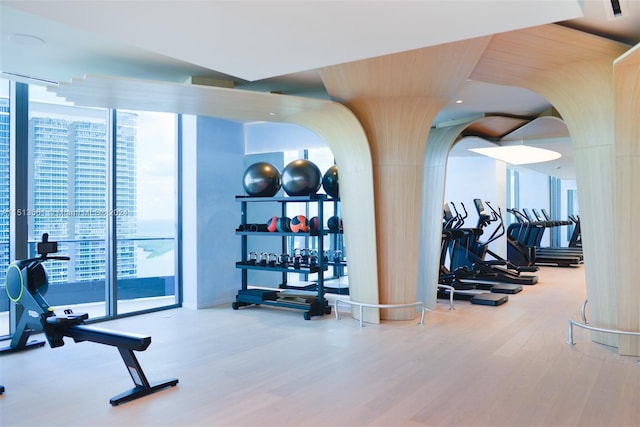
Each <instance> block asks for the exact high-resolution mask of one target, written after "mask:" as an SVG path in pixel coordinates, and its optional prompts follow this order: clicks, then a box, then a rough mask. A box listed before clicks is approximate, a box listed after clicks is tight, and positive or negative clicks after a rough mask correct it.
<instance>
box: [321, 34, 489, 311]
mask: <svg viewBox="0 0 640 427" xmlns="http://www.w3.org/2000/svg"><path fill="white" fill-rule="evenodd" d="M488 41H489V38H478V39H472V40H466V41H463V42H456V43H450V44H447V45H441V46H435V47H430V48H425V49H419V50H414V51H409V52H403V53H399V54H394V55H388V56H383V57H379V58H373V59H368V60H362V61H356V62H351V63H347V64H342V65H336V66H332V67H327V68H324V69H322V70H321V71H320V75H321V77H322V80H323V82H324V84H325V86H326V88H327V91H328V92H329V94H330V95H331V97H332V98H333V99H334V100H337V101H339V102H342V103H344V104H345V105H346V106H347V107H349V109H351V110H352V111H353V112H354V114H355V115H356V117H358V119H359V120H360V122H361V123H362V127H363V129H364V130H365V133H366V135H367V139H368V141H369V146H370V147H371V157H372V167H373V190H374V198H375V216H376V230H375V232H376V236H377V261H378V289H379V294H380V303H381V304H401V303H410V302H415V301H416V287H417V280H418V260H419V257H418V252H419V251H418V248H419V239H420V224H421V211H422V187H423V178H424V166H423V162H424V153H425V147H426V143H427V137H428V135H429V130H430V128H431V124H432V122H433V120H434V118H435V116H436V115H437V113H438V111H439V110H440V109H441V108H442V107H443V106H444V105H445V104H446V103H447V102H448V101H449V100H450V99H452V98H453V97H455V95H456V94H457V92H458V88H459V86H460V84H461V83H462V82H463V81H464V80H465V79H466V78H467V77H468V75H469V73H470V72H471V70H472V69H473V67H474V66H475V64H476V62H477V61H478V59H479V58H480V55H481V54H482V51H483V49H484V47H485V46H486V44H487V42H488ZM346 226H347V224H345V227H346ZM348 250H349V253H350V254H351V253H353V251H354V250H358V245H357V244H355V245H354V242H351V243H349V248H348ZM434 256H435V254H434ZM414 316H415V310H413V309H407V310H383V311H382V313H381V318H383V319H393V320H404V319H412V318H413V317H414Z"/></svg>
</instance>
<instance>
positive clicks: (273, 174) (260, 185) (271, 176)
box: [242, 162, 281, 197]
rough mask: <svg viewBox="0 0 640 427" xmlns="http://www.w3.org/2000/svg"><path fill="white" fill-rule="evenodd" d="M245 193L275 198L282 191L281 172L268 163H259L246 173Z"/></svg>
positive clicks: (243, 181)
mask: <svg viewBox="0 0 640 427" xmlns="http://www.w3.org/2000/svg"><path fill="white" fill-rule="evenodd" d="M242 185H243V186H244V191H246V192H247V194H248V195H250V196H256V197H273V196H275V195H276V193H277V192H278V190H280V185H281V184H280V171H279V170H278V168H276V167H275V166H273V165H272V164H271V163H268V162H257V163H254V164H252V165H251V166H249V167H248V168H247V170H245V171H244V177H243V180H242Z"/></svg>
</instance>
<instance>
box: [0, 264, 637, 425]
mask: <svg viewBox="0 0 640 427" xmlns="http://www.w3.org/2000/svg"><path fill="white" fill-rule="evenodd" d="M539 276H540V283H539V284H537V285H535V286H530V287H526V288H525V290H524V291H523V292H522V293H520V294H517V295H513V296H510V299H509V302H508V303H507V304H505V305H503V306H500V307H485V306H476V305H470V304H469V303H466V302H463V301H458V302H457V303H456V310H455V311H449V310H447V304H446V303H445V302H444V301H442V302H441V303H440V304H438V309H437V310H436V311H435V312H432V313H427V315H426V319H425V325H423V326H420V325H418V324H417V319H416V321H401V322H400V321H398V322H385V323H383V324H380V325H373V324H365V327H364V328H360V327H359V323H358V322H357V321H356V320H353V319H351V318H350V317H349V316H348V314H347V313H341V318H340V320H335V318H334V317H333V315H331V316H325V317H323V318H317V317H314V318H313V319H312V320H310V321H305V320H303V318H302V314H301V312H298V311H284V310H281V309H274V308H269V307H250V308H244V309H240V310H238V311H233V310H231V308H230V307H228V306H225V307H216V308H212V309H206V310H198V311H195V310H189V309H174V310H170V311H164V312H159V313H153V314H148V315H143V316H137V317H134V318H127V319H120V320H116V321H112V322H106V323H102V324H100V325H99V326H100V327H105V328H110V329H114V330H122V331H129V332H138V333H144V334H150V335H151V336H152V337H153V342H152V344H151V346H150V347H149V348H148V349H147V351H144V352H140V353H137V355H138V358H139V360H140V362H141V364H142V366H143V368H144V369H145V372H146V374H147V376H148V377H149V379H150V380H161V379H166V378H172V377H177V378H178V379H179V380H180V383H179V384H178V386H177V387H174V388H171V389H167V390H165V391H161V392H159V393H157V394H154V395H151V396H148V397H145V398H142V399H139V400H136V401H133V402H130V403H126V404H124V405H121V406H117V407H112V406H110V405H109V398H110V397H112V396H114V395H116V394H118V393H119V392H121V391H124V390H126V389H128V388H130V387H131V386H132V383H131V380H130V378H129V375H128V374H127V372H126V370H125V368H124V365H123V363H122V361H121V359H120V356H119V354H118V352H117V350H116V349H115V348H113V347H107V346H102V345H98V344H94V343H78V344H76V343H73V342H72V341H68V342H67V344H66V345H65V346H64V347H61V348H56V349H51V348H49V347H47V346H45V347H44V348H41V349H36V350H32V351H27V352H23V353H18V354H12V355H4V356H1V358H0V363H1V374H0V384H4V385H5V386H6V388H7V390H6V392H5V394H4V395H3V396H2V397H0V425H2V426H3V427H8V426H63V425H64V426H75V425H78V426H80V425H81V426H157V425H172V426H257V425H260V426H638V425H640V364H639V363H638V359H637V358H633V357H623V356H618V355H617V353H616V352H615V351H614V350H612V349H611V348H607V347H604V346H602V345H599V344H594V343H592V342H591V341H590V340H589V335H588V332H587V331H584V330H582V329H576V331H575V341H576V345H575V346H570V345H568V344H567V322H568V319H569V318H570V317H572V318H574V319H576V320H577V319H579V311H580V305H581V303H582V301H584V298H585V291H584V269H583V268H582V267H579V268H576V269H559V268H544V269H542V270H541V271H540V272H539Z"/></svg>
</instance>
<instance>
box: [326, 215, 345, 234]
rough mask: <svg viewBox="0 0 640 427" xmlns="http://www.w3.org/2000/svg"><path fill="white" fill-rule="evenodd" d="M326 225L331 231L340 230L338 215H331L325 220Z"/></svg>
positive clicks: (340, 221)
mask: <svg viewBox="0 0 640 427" xmlns="http://www.w3.org/2000/svg"><path fill="white" fill-rule="evenodd" d="M327 227H329V230H331V231H340V230H342V220H341V219H340V217H338V216H332V217H331V218H329V219H328V220H327Z"/></svg>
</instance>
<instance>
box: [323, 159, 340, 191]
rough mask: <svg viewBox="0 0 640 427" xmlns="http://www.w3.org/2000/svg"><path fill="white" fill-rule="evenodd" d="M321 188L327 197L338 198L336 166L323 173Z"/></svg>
mask: <svg viewBox="0 0 640 427" xmlns="http://www.w3.org/2000/svg"><path fill="white" fill-rule="evenodd" d="M322 188H324V192H325V193H327V194H328V195H329V196H331V197H333V198H334V199H337V198H339V197H340V191H339V187H338V166H337V165H333V166H331V167H330V168H329V169H327V171H326V172H325V173H324V176H323V177H322Z"/></svg>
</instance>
